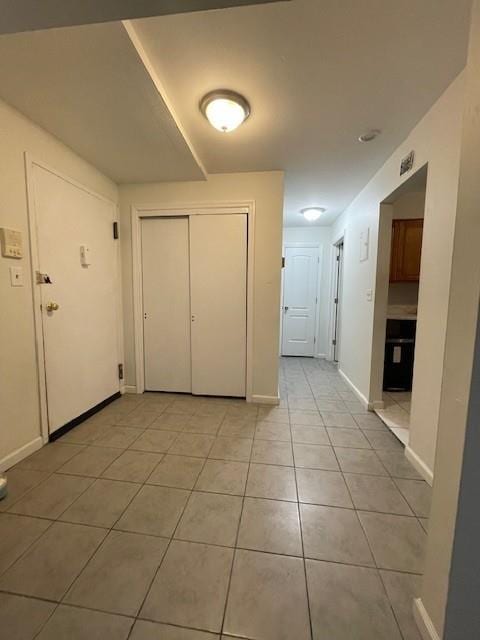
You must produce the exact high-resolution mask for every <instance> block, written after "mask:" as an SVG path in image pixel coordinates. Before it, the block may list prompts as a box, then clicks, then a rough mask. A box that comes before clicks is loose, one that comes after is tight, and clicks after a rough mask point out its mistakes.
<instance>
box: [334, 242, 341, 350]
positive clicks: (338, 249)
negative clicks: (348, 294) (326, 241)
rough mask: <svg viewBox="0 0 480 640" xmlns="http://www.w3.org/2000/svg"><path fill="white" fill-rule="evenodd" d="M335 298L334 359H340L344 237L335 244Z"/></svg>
mask: <svg viewBox="0 0 480 640" xmlns="http://www.w3.org/2000/svg"><path fill="white" fill-rule="evenodd" d="M334 248H335V262H334V298H333V337H332V346H333V358H332V359H333V361H334V362H339V361H340V346H341V319H342V287H343V238H342V239H341V240H340V241H339V242H338V243H337V244H336V245H334Z"/></svg>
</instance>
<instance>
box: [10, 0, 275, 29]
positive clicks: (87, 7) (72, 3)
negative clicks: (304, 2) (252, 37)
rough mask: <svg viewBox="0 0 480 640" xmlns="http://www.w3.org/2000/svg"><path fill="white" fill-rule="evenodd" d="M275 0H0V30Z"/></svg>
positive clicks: (41, 27) (198, 9) (152, 14)
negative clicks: (0, 17)
mask: <svg viewBox="0 0 480 640" xmlns="http://www.w3.org/2000/svg"><path fill="white" fill-rule="evenodd" d="M277 1H278V0H181V1H180V2H179V0H81V1H80V2H79V0H61V1H60V2H59V0H41V2H39V0H1V11H2V14H1V15H2V19H1V21H0V33H18V32H20V31H33V30H35V29H49V28H52V27H67V26H72V25H82V24H94V23H98V22H109V21H110V22H112V21H114V20H127V19H129V18H144V17H146V16H161V15H168V14H170V13H182V12H185V11H205V10H208V9H219V8H220V9H221V8H225V7H234V6H241V5H248V4H259V3H262V2H277Z"/></svg>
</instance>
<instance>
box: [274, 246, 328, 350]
mask: <svg viewBox="0 0 480 640" xmlns="http://www.w3.org/2000/svg"><path fill="white" fill-rule="evenodd" d="M285 249H317V250H318V263H317V291H316V301H315V320H314V327H315V334H314V345H313V357H314V358H318V357H319V356H318V354H317V349H318V339H319V337H320V336H319V326H318V320H319V313H318V305H319V302H320V294H321V280H322V260H323V246H321V245H320V243H319V242H284V243H283V252H282V253H283V255H284V256H285ZM285 266H286V265H285ZM284 287H285V278H284V273H283V270H282V299H281V306H280V355H283V354H282V351H283V307H284V304H283V298H284V293H285V291H284ZM307 357H308V356H307Z"/></svg>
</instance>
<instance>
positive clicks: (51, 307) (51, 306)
mask: <svg viewBox="0 0 480 640" xmlns="http://www.w3.org/2000/svg"><path fill="white" fill-rule="evenodd" d="M45 308H46V310H47V311H48V312H49V313H50V312H52V311H58V308H59V305H58V304H57V303H56V302H47V306H46V307H45Z"/></svg>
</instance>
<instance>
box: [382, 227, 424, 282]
mask: <svg viewBox="0 0 480 640" xmlns="http://www.w3.org/2000/svg"><path fill="white" fill-rule="evenodd" d="M422 235H423V219H422V218H419V219H414V220H394V221H393V226H392V254H391V260H390V282H418V280H419V278H420V261H421V255H422Z"/></svg>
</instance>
